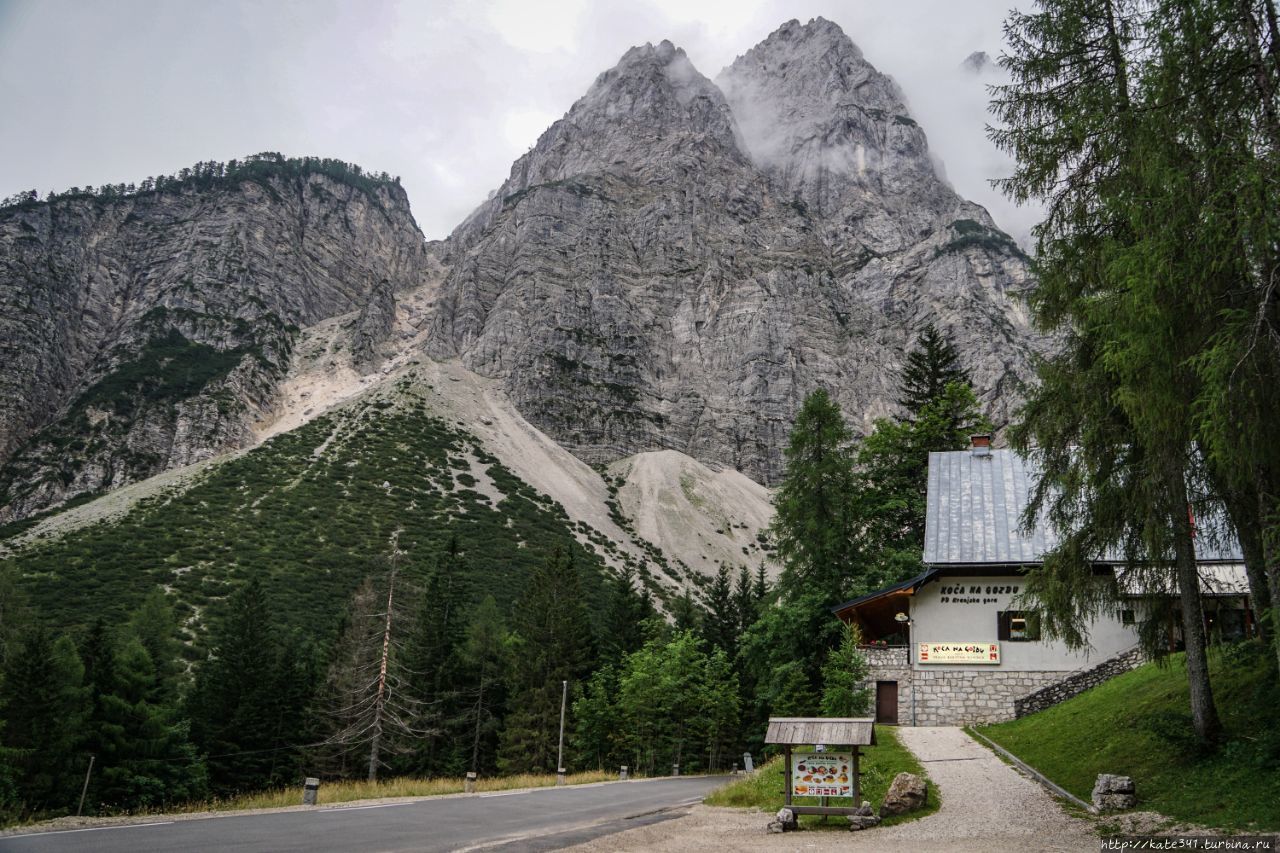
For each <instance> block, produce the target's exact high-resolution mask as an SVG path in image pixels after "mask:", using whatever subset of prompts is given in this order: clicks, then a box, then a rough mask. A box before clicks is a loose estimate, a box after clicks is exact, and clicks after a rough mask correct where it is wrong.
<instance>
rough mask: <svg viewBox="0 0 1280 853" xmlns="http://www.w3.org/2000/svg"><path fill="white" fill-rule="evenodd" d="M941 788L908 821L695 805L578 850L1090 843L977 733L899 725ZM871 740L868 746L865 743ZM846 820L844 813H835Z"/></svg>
mask: <svg viewBox="0 0 1280 853" xmlns="http://www.w3.org/2000/svg"><path fill="white" fill-rule="evenodd" d="M898 737H899V738H900V739H901V740H902V743H903V745H904V746H906V747H907V748H909V749H910V750H911V751H912V752H914V753H915V754H916V756H917V757H918V758H919V759H920V760H921V762H922V763H924V765H925V769H926V770H927V771H928V773H929V776H930V778H932V779H933V783H934V784H935V785H936V786H937V787H938V789H939V790H940V791H941V792H942V808H941V809H939V810H938V811H937V812H935V813H934V814H931V815H929V816H928V817H925V818H921V819H920V820H917V821H912V822H910V823H904V824H899V825H898V826H891V827H887V828H884V829H874V830H868V831H864V832H857V833H848V832H842V831H840V832H825V831H802V832H795V833H787V834H785V835H769V834H767V833H766V832H765V824H766V823H768V821H769V818H770V816H769V815H766V814H764V813H762V812H758V811H742V810H738V809H725V808H710V807H708V806H695V807H694V808H693V809H692V810H691V811H690V812H689V814H688V815H686V816H684V817H681V818H678V819H676V820H669V821H665V822H663V823H658V824H654V825H652V826H645V827H640V828H638V829H633V830H629V831H627V832H622V833H619V834H616V835H609V836H606V837H603V838H600V839H598V840H596V841H592V842H589V843H587V844H584V845H581V846H579V847H573V848H569V849H571V850H576V851H583V853H585V851H634V850H661V851H672V853H680V852H681V851H690V853H692V851H698V853H705V851H707V850H770V851H789V850H796V851H800V850H866V851H873V850H877V851H879V850H910V851H937V853H942V851H948V853H950V851H973V853H997V851H1011V853H1012V851H1028V850H1040V851H1077V850H1097V849H1098V836H1097V834H1096V833H1095V831H1094V829H1093V826H1092V824H1090V823H1089V822H1087V821H1084V820H1080V819H1078V818H1073V817H1070V816H1068V815H1067V814H1066V813H1064V812H1063V811H1062V809H1061V808H1060V807H1059V806H1058V804H1057V803H1056V802H1055V801H1054V800H1053V798H1052V797H1050V796H1049V794H1048V793H1047V792H1046V791H1045V790H1044V788H1042V787H1040V785H1038V784H1037V783H1035V782H1033V781H1031V780H1030V779H1027V778H1026V777H1024V776H1022V775H1021V774H1019V773H1018V772H1017V771H1016V770H1014V769H1013V768H1012V767H1010V766H1009V765H1007V764H1005V763H1004V762H1002V761H1001V760H1000V759H998V758H996V757H995V755H994V754H992V753H991V752H990V751H989V750H987V749H985V748H983V747H982V746H980V745H978V744H977V743H975V742H974V740H973V739H972V738H970V737H969V736H968V735H966V734H965V733H964V731H963V730H962V729H958V728H950V727H939V728H928V727H920V728H907V727H903V728H900V729H898ZM871 748H872V749H874V748H875V747H871ZM841 820H843V819H841Z"/></svg>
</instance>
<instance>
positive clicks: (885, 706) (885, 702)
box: [876, 681, 898, 726]
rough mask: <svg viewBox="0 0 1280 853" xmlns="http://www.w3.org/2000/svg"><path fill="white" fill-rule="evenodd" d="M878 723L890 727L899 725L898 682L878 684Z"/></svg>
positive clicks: (878, 682) (881, 682)
mask: <svg viewBox="0 0 1280 853" xmlns="http://www.w3.org/2000/svg"><path fill="white" fill-rule="evenodd" d="M876 722H877V723H884V724H885V725H888V726H896V725H897V724H898V682H896V681H877V682H876Z"/></svg>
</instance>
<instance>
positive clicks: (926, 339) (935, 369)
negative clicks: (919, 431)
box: [898, 323, 972, 421]
mask: <svg viewBox="0 0 1280 853" xmlns="http://www.w3.org/2000/svg"><path fill="white" fill-rule="evenodd" d="M953 382H954V383H957V384H959V385H965V386H967V385H970V384H972V383H971V382H970V380H969V374H968V373H966V372H965V370H964V369H963V368H962V367H961V366H960V354H959V353H958V352H956V348H955V346H954V345H953V344H952V343H951V341H949V340H947V339H946V338H944V337H943V336H942V335H941V334H940V333H939V332H938V330H937V328H936V327H935V326H934V325H933V324H932V323H929V324H928V325H926V326H925V327H924V329H922V330H921V332H920V337H919V338H918V339H917V341H916V348H915V349H913V350H912V351H911V352H909V353H907V363H906V364H905V365H904V366H903V369H902V378H901V380H900V383H899V395H900V396H899V397H898V405H900V406H902V407H903V408H904V409H906V410H907V420H908V421H914V420H915V419H916V418H917V417H918V416H919V415H920V412H921V411H923V410H924V408H925V406H928V405H930V404H931V403H936V402H937V401H939V400H941V399H942V397H943V395H944V394H946V391H947V386H948V385H950V384H951V383H953Z"/></svg>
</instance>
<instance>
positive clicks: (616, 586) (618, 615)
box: [600, 565, 658, 664]
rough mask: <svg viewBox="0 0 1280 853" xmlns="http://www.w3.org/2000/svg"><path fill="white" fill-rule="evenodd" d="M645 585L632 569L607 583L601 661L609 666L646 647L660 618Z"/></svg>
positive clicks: (624, 571)
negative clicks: (649, 632)
mask: <svg viewBox="0 0 1280 853" xmlns="http://www.w3.org/2000/svg"><path fill="white" fill-rule="evenodd" d="M642 584H643V579H642V578H639V577H638V576H637V573H636V571H635V569H634V568H632V566H630V565H626V566H624V567H623V569H622V571H621V572H619V573H618V574H617V575H616V576H614V577H611V578H610V579H609V580H608V582H607V585H608V598H607V601H606V605H605V606H606V610H605V620H604V622H605V625H606V626H608V630H606V631H605V632H604V635H603V636H602V637H601V640H600V658H601V660H602V661H604V662H606V663H614V664H617V663H618V662H620V661H621V660H622V658H623V657H625V656H626V655H628V654H630V653H631V652H634V651H635V650H636V649H638V648H640V647H641V646H642V645H644V642H645V636H646V631H647V629H648V624H649V622H650V620H652V619H655V618H657V615H658V611H657V609H656V608H655V607H654V606H653V600H652V599H651V598H650V597H649V591H648V590H647V589H645V588H644V587H643V585H642ZM637 587H639V588H637Z"/></svg>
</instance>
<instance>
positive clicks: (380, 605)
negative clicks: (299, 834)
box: [322, 558, 431, 782]
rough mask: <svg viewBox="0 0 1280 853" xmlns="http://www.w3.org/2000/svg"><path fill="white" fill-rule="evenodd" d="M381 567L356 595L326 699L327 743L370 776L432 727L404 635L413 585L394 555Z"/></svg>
mask: <svg viewBox="0 0 1280 853" xmlns="http://www.w3.org/2000/svg"><path fill="white" fill-rule="evenodd" d="M378 569H379V572H378V574H379V575H380V577H378V578H377V581H376V582H375V579H374V578H366V579H365V581H364V583H362V584H361V585H360V587H359V589H357V590H356V593H355V595H354V596H353V597H352V600H351V606H350V608H349V613H350V618H349V621H348V623H347V626H346V630H345V631H344V632H343V634H342V636H341V637H340V638H339V640H338V643H337V645H336V648H335V654H334V660H333V663H332V664H331V665H330V668H329V675H328V679H327V681H326V686H325V699H324V702H325V705H326V708H325V710H326V712H327V714H328V716H329V718H330V720H331V724H332V731H331V733H330V734H329V736H328V737H327V738H326V740H325V743H324V748H323V750H322V751H323V752H324V753H325V754H327V755H328V756H330V757H331V758H332V759H334V760H336V762H337V763H338V764H339V766H341V767H342V769H343V770H344V771H346V772H348V773H352V774H353V775H354V774H355V773H360V775H363V776H364V777H365V778H366V779H368V781H370V782H373V781H376V780H377V778H378V774H379V773H380V772H382V770H384V769H385V768H387V767H389V766H391V762H392V760H393V759H394V758H395V757H396V756H398V755H404V754H407V753H409V752H411V751H415V750H417V749H419V748H420V747H421V745H422V742H423V739H424V738H425V737H426V736H427V735H429V734H430V733H431V729H430V727H429V724H428V723H427V721H426V719H425V717H426V710H427V708H426V703H425V702H424V701H423V699H422V698H421V692H420V691H418V690H415V689H414V688H413V683H414V680H415V678H417V677H418V676H419V674H418V673H415V672H413V671H412V670H411V669H410V668H409V667H408V666H407V664H406V658H407V657H408V652H407V650H406V647H407V642H406V640H405V637H406V636H412V635H413V631H414V626H413V624H412V617H411V615H410V614H411V608H410V606H409V604H407V603H406V598H407V597H409V593H408V590H407V588H406V584H405V583H404V581H403V579H401V578H400V576H399V575H400V571H399V566H398V560H397V559H396V558H392V559H390V560H386V561H383V562H381V563H379V564H378Z"/></svg>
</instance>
